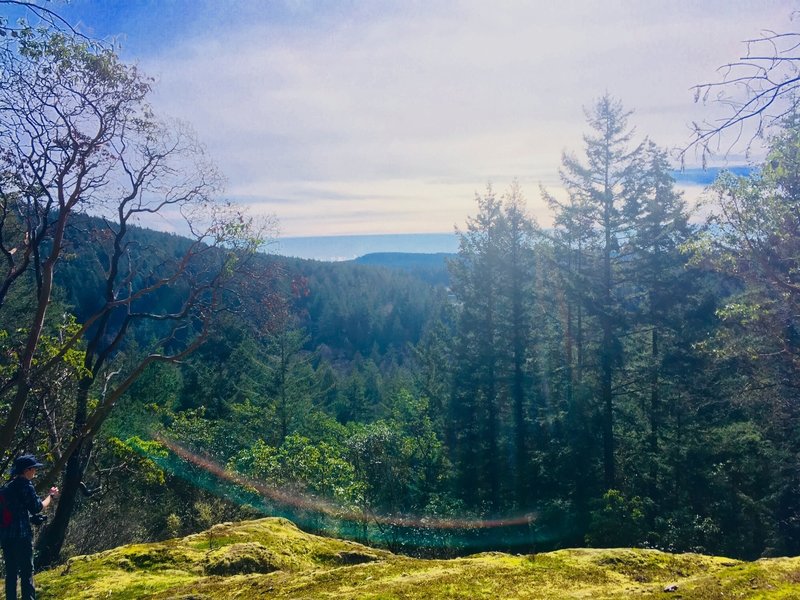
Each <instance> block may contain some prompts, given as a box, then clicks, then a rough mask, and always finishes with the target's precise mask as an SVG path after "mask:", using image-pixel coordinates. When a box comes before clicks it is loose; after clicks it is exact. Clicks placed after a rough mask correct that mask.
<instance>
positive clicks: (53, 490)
mask: <svg viewBox="0 0 800 600" xmlns="http://www.w3.org/2000/svg"><path fill="white" fill-rule="evenodd" d="M53 498H58V488H57V487H51V488H50V492H49V493H48V494H47V496H45V497H44V500H42V508H47V507H48V506H50V503H51V502H52V501H53Z"/></svg>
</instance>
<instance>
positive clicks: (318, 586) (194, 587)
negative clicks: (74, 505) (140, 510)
mask: <svg viewBox="0 0 800 600" xmlns="http://www.w3.org/2000/svg"><path fill="white" fill-rule="evenodd" d="M36 578H37V579H36V582H37V586H38V587H39V590H40V594H39V595H38V596H37V597H39V598H41V599H42V600H51V599H52V600H101V599H102V600H107V599H111V600H147V599H149V600H167V599H169V600H223V599H224V600H229V599H236V600H261V599H262V598H271V599H276V600H277V599H280V600H297V599H305V598H307V599H313V600H324V599H331V600H393V599H397V600H401V599H402V600H436V599H440V598H441V599H447V600H454V599H456V598H469V599H470V600H496V599H497V598H508V599H512V598H513V599H515V600H553V599H555V598H558V599H563V600H571V599H576V600H577V599H581V600H587V599H589V598H591V599H592V600H627V599H630V598H641V599H643V600H644V599H648V600H650V599H652V600H656V599H660V600H667V599H668V600H676V599H677V598H679V597H680V598H681V600H728V599H731V600H732V599H734V598H735V599H737V600H745V599H747V600H771V599H775V600H788V599H790V598H793V599H795V598H800V558H773V559H765V560H760V561H756V562H752V563H747V562H740V561H734V560H731V559H728V558H719V557H713V556H702V555H698V554H669V553H666V552H659V551H657V550H641V549H631V548H617V549H597V548H581V549H573V550H558V551H555V552H546V553H541V554H536V555H529V556H513V555H509V554H502V553H499V552H491V553H484V554H476V555H474V556H469V557H465V558H458V559H454V560H418V559H413V558H409V557H404V556H398V555H395V554H391V553H390V552H386V551H384V550H378V549H374V548H368V547H367V546H363V545H361V544H356V543H353V542H348V541H344V540H337V539H332V538H325V537H320V536H315V535H311V534H309V533H306V532H303V531H301V530H299V529H298V528H297V527H296V526H295V525H293V524H292V523H290V522H289V521H286V520H285V519H259V520H255V521H246V522H242V523H225V524H223V525H219V526H216V527H215V528H214V529H213V531H212V532H210V533H209V532H204V533H200V534H195V535H192V536H188V537H186V538H183V539H175V540H168V541H166V542H160V543H155V544H135V545H130V546H122V547H120V548H115V549H113V550H108V551H106V552H102V553H99V554H95V555H92V556H81V557H75V558H73V559H71V560H70V561H68V563H67V565H65V566H62V567H58V568H56V569H53V570H51V571H46V572H44V573H41V574H37V576H36ZM675 586H676V587H675ZM668 589H675V590H676V591H671V592H670V591H666V590H668Z"/></svg>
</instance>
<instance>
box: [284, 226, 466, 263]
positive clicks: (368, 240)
mask: <svg viewBox="0 0 800 600" xmlns="http://www.w3.org/2000/svg"><path fill="white" fill-rule="evenodd" d="M269 252H270V254H279V255H281V256H293V257H295V258H309V259H312V260H324V261H331V262H333V261H342V260H353V259H355V258H358V257H359V256H364V255H365V254H372V253H375V252H409V253H414V254H420V253H421V254H434V253H437V252H450V253H453V252H458V238H457V237H456V235H455V233H395V234H384V235H332V236H320V237H282V238H278V239H277V241H276V242H275V243H274V244H272V245H271V246H270V247H269Z"/></svg>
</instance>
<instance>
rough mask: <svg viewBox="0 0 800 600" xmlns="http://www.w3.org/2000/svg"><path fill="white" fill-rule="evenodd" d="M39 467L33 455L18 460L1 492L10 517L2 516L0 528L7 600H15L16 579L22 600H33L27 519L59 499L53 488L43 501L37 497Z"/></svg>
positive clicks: (31, 535)
mask: <svg viewBox="0 0 800 600" xmlns="http://www.w3.org/2000/svg"><path fill="white" fill-rule="evenodd" d="M41 466H43V465H42V463H40V462H39V461H38V460H36V457H34V456H33V455H32V454H24V455H22V456H19V457H17V458H16V459H15V460H14V466H13V467H12V468H11V477H12V479H11V481H9V482H8V483H7V484H6V486H5V487H4V488H3V489H2V494H3V495H4V496H5V508H4V510H7V511H10V515H2V517H3V525H4V526H3V527H2V528H0V544H2V547H3V559H4V560H5V564H6V600H9V599H13V600H16V598H17V577H19V579H20V583H21V585H22V600H33V599H34V598H36V590H35V589H34V587H33V532H32V531H31V521H30V518H31V515H35V514H38V513H39V512H41V511H42V509H43V508H47V507H48V506H50V502H51V501H52V500H53V498H57V497H58V488H56V487H52V488H50V493H49V494H48V495H47V496H45V498H44V500H42V499H40V498H39V496H37V495H36V490H35V489H34V487H33V483H31V481H32V480H33V478H34V477H36V470H37V469H38V468H39V467H41ZM8 517H10V518H8ZM5 525H7V526H5Z"/></svg>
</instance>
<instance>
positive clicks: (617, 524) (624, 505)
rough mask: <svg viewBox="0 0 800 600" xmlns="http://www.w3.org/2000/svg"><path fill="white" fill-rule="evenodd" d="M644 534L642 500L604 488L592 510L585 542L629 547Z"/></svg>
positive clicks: (602, 545)
mask: <svg viewBox="0 0 800 600" xmlns="http://www.w3.org/2000/svg"><path fill="white" fill-rule="evenodd" d="M644 534H645V507H644V502H643V501H642V499H641V498H639V497H638V496H634V497H633V498H626V497H625V496H624V495H623V494H622V492H620V491H619V490H608V491H607V492H606V493H605V494H603V498H602V501H601V504H600V506H599V508H597V509H596V510H595V511H594V512H593V513H592V517H591V522H590V524H589V532H588V533H587V534H586V543H587V544H589V545H590V546H597V547H606V548H619V547H622V546H632V545H635V544H636V543H638V542H639V541H641V540H642V538H643V537H644Z"/></svg>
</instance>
